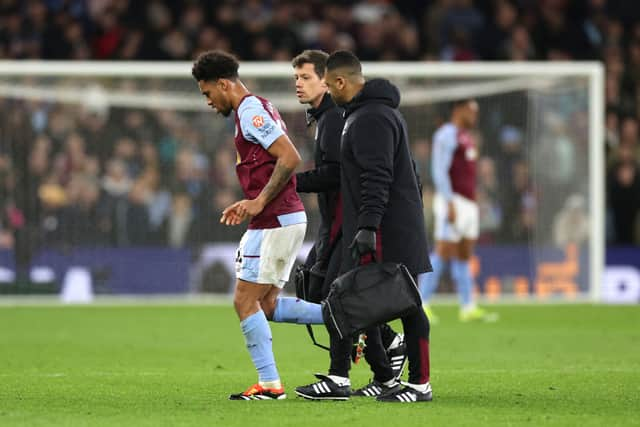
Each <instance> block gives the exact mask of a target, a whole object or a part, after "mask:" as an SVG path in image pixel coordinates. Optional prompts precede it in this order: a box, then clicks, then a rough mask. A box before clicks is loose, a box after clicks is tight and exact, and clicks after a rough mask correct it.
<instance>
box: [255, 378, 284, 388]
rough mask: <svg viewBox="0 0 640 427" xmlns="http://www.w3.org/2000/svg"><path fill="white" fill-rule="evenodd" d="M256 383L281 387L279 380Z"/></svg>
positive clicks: (263, 385) (267, 386)
mask: <svg viewBox="0 0 640 427" xmlns="http://www.w3.org/2000/svg"><path fill="white" fill-rule="evenodd" d="M258 384H260V385H261V386H262V387H265V388H276V389H277V388H282V383H281V382H280V380H274V381H259V382H258Z"/></svg>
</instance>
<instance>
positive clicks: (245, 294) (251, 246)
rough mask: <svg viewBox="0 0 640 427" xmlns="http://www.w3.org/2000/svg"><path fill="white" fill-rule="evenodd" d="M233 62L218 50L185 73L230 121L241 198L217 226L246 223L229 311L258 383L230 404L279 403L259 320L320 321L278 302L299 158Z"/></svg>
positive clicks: (293, 302) (280, 391)
mask: <svg viewBox="0 0 640 427" xmlns="http://www.w3.org/2000/svg"><path fill="white" fill-rule="evenodd" d="M238 67H239V64H238V61H237V60H236V58H235V57H234V56H233V55H231V54H228V53H226V52H222V51H209V52H205V53H203V54H201V55H200V56H199V57H198V58H197V60H196V61H195V63H194V64H193V69H192V74H193V77H194V79H195V80H196V81H197V82H198V87H199V88H200V92H201V93H202V95H204V97H205V98H206V101H207V104H208V105H209V106H210V107H212V108H213V109H214V110H215V111H216V112H217V113H219V114H222V115H223V116H225V117H228V116H230V115H231V113H232V112H233V115H234V120H235V146H236V150H237V152H238V161H237V164H236V173H237V175H238V180H239V181H240V186H241V187H242V190H243V192H244V196H245V199H243V200H240V201H238V202H235V203H233V204H232V205H230V206H228V207H227V208H226V209H224V211H223V212H222V217H221V218H220V221H221V222H222V223H224V224H226V225H230V226H233V225H238V224H241V223H242V222H243V221H245V220H249V226H248V229H247V231H246V233H245V234H244V236H243V237H242V239H241V240H240V244H239V247H238V251H237V256H236V277H237V282H236V288H235V294H234V307H235V310H236V313H237V314H238V317H239V318H240V327H241V329H242V334H243V335H244V338H245V341H246V345H247V349H248V350H249V354H250V356H251V359H252V361H253V364H254V366H255V368H256V370H257V371H258V382H257V383H256V384H254V385H252V386H250V387H249V388H247V389H246V390H245V391H244V392H242V393H237V394H232V395H231V396H229V398H230V399H231V400H266V399H284V398H285V397H286V394H285V392H284V387H283V385H282V383H281V381H280V376H279V374H278V370H277V368H276V363H275V359H274V355H273V350H272V345H271V329H270V327H269V323H268V322H267V319H269V320H273V321H276V322H288V323H298V324H320V323H322V312H321V309H320V305H319V304H313V303H309V302H306V301H302V300H299V299H297V298H279V297H278V294H279V293H280V290H281V289H282V287H283V286H284V284H285V283H286V282H287V280H288V279H289V274H290V273H291V269H292V267H293V264H294V261H295V259H296V256H297V255H298V253H299V251H300V247H301V245H302V241H303V239H304V235H305V231H306V224H307V218H306V215H305V212H304V206H303V205H302V201H301V200H300V198H299V196H298V194H297V193H296V178H295V175H294V170H295V169H296V167H297V166H298V165H299V163H300V155H299V154H298V152H297V150H296V148H295V147H294V145H293V144H292V142H291V140H290V139H289V137H288V136H287V129H286V126H285V124H284V122H283V121H282V119H281V117H280V114H279V113H278V110H276V108H275V107H274V106H273V105H272V104H271V103H270V102H269V101H268V100H266V99H264V98H261V97H259V96H255V95H253V94H251V93H250V92H249V90H248V89H247V88H246V87H245V85H244V84H243V83H242V81H241V80H240V79H239V77H238Z"/></svg>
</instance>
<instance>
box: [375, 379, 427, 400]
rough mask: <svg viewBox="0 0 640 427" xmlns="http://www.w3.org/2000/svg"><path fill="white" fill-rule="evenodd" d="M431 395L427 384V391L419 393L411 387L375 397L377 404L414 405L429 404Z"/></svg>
mask: <svg viewBox="0 0 640 427" xmlns="http://www.w3.org/2000/svg"><path fill="white" fill-rule="evenodd" d="M432 399H433V393H432V391H431V385H430V384H428V383H427V391H425V392H420V391H417V390H416V389H415V388H413V387H409V386H404V387H402V388H401V389H399V390H397V391H392V392H390V393H385V394H381V395H380V396H378V397H376V400H377V401H378V402H399V403H415V402H431V400H432Z"/></svg>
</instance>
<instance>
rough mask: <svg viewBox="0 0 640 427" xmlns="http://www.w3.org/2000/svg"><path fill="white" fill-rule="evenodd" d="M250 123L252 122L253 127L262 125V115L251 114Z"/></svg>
mask: <svg viewBox="0 0 640 427" xmlns="http://www.w3.org/2000/svg"><path fill="white" fill-rule="evenodd" d="M251 123H253V126H254V127H256V128H261V127H262V126H264V117H262V116H253V118H252V119H251Z"/></svg>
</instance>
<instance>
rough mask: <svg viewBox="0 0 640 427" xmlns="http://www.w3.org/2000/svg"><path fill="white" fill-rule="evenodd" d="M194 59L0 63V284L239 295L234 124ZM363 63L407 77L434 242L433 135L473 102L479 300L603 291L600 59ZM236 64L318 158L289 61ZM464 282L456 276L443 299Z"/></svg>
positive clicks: (406, 104)
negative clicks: (199, 82) (217, 110)
mask: <svg viewBox="0 0 640 427" xmlns="http://www.w3.org/2000/svg"><path fill="white" fill-rule="evenodd" d="M190 66H191V65H190V64H188V63H151V62H150V63H126V62H122V63H109V62H101V63H96V62H49V63H44V62H37V61H36V62H29V61H21V62H18V61H16V62H11V61H6V62H3V63H2V64H1V65H0V108H1V109H2V115H1V118H0V182H1V183H2V188H1V191H2V193H1V195H0V200H2V206H1V208H2V216H1V217H0V219H1V222H0V292H1V293H3V294H8V293H16V292H17V293H22V292H41V291H44V292H47V291H50V292H62V291H64V289H65V287H68V286H70V285H72V284H73V283H75V282H74V280H80V279H82V278H83V277H84V278H85V281H87V280H88V281H89V285H90V290H91V292H93V293H104V294H117V295H119V294H151V293H159V294H167V293H169V294H173V293H178V294H185V293H194V292H195V293H199V292H218V293H223V294H225V293H228V292H230V291H231V290H232V286H233V285H232V283H233V276H234V267H233V261H234V253H235V248H236V244H237V241H238V240H239V237H240V236H241V234H242V231H243V227H242V226H241V227H239V228H238V227H236V228H228V227H224V226H221V225H220V224H219V223H218V218H219V216H220V212H221V210H222V209H223V208H224V207H225V206H226V204H228V203H230V202H232V201H234V200H235V199H236V198H237V197H239V196H240V193H239V187H238V185H237V182H236V179H235V174H234V164H235V157H236V155H235V150H234V146H233V129H234V126H233V119H232V118H229V119H224V118H222V117H221V116H214V114H213V113H212V111H211V110H210V109H209V108H208V107H207V106H206V104H205V101H204V99H203V97H202V96H201V95H200V94H199V92H198V89H197V86H196V84H195V82H194V81H193V80H192V78H191V75H190ZM363 70H364V73H365V75H366V77H367V78H373V77H384V78H388V79H390V80H391V81H392V82H393V83H395V84H396V85H397V86H398V87H399V89H400V92H401V96H402V101H401V110H402V112H403V114H404V116H405V118H406V120H407V123H408V128H409V133H410V139H411V148H412V151H413V154H414V157H415V160H416V163H417V165H418V169H419V172H420V174H421V175H422V181H423V183H424V194H423V196H424V204H425V213H426V215H425V218H426V221H427V229H428V230H429V236H428V237H429V240H430V242H433V236H432V232H433V214H432V211H431V203H432V198H433V183H432V180H431V166H430V158H431V152H430V150H431V138H432V135H433V133H434V131H435V130H436V129H437V127H438V126H439V125H440V124H442V123H443V122H445V121H446V120H447V119H448V107H449V105H450V102H451V101H454V100H456V99H461V98H474V99H476V100H477V101H478V104H479V107H480V115H479V123H478V126H477V128H476V129H474V130H473V134H474V137H475V138H476V140H477V142H478V145H479V157H478V163H477V165H478V185H477V198H478V204H479V208H480V236H479V239H478V247H477V251H476V256H475V257H474V259H473V273H474V278H475V282H476V285H477V290H478V293H479V294H480V295H481V296H482V297H484V298H487V299H489V300H500V299H505V298H506V299H509V298H523V299H531V298H534V299H537V300H547V301H548V300H558V299H561V300H562V299H575V298H585V297H589V296H590V297H591V298H593V299H597V298H598V284H599V278H600V277H601V273H602V267H603V252H604V246H603V245H604V237H603V229H604V219H603V215H604V213H603V212H604V200H603V199H604V195H603V166H604V165H603V158H602V154H603V153H602V150H601V142H602V140H603V138H602V133H603V130H602V126H603V124H602V122H603V101H602V90H603V89H602V70H601V68H600V66H599V65H596V64H591V63H579V64H577V63H576V64H566V63H561V64H556V63H527V64H524V63H523V64H516V63H510V64H479V63H473V64H426V63H365V64H364V67H363ZM240 75H241V78H242V80H243V82H244V83H245V84H246V85H247V86H248V87H249V89H250V90H251V91H252V92H254V93H255V94H258V95H261V96H263V97H266V98H268V99H270V100H271V101H272V103H273V104H274V105H275V106H276V107H277V108H278V109H279V110H280V112H281V114H282V116H283V119H284V120H285V122H286V123H287V127H288V129H289V134H290V137H291V139H292V140H293V141H294V143H295V144H296V146H297V148H298V150H299V151H300V153H301V155H302V157H303V159H304V160H305V167H306V168H309V167H311V166H312V159H313V155H312V153H313V129H310V128H308V127H307V123H306V120H305V114H304V106H302V105H300V104H299V103H298V102H297V100H296V97H295V90H294V87H293V78H292V69H291V66H290V65H289V64H286V63H244V64H241V67H240ZM303 200H304V203H305V206H306V208H307V214H308V217H309V226H308V232H307V241H308V243H307V244H306V245H305V248H304V250H308V248H309V244H310V242H311V241H312V240H313V238H314V233H315V232H314V230H317V225H318V213H317V203H316V202H315V198H314V196H308V195H305V196H304V198H303ZM300 258H301V259H304V253H301V255H300ZM74 268H75V270H74ZM78 268H79V269H80V270H78ZM78 271H80V272H81V273H82V272H84V273H83V274H84V275H83V274H80V276H78ZM73 274H75V276H74V275H73ZM78 277H80V279H77V278H78ZM453 291H454V290H453V289H452V288H451V285H450V283H449V281H448V280H446V278H445V280H444V281H443V283H442V284H441V287H440V290H439V294H447V293H451V292H453Z"/></svg>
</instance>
